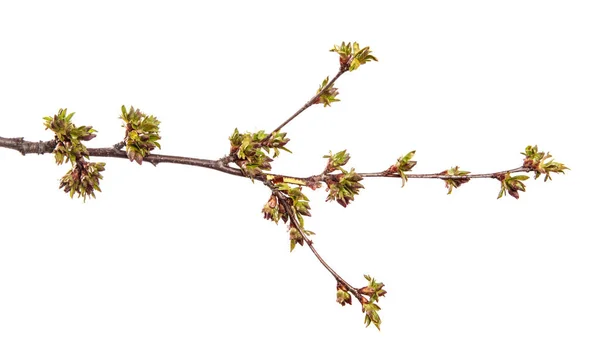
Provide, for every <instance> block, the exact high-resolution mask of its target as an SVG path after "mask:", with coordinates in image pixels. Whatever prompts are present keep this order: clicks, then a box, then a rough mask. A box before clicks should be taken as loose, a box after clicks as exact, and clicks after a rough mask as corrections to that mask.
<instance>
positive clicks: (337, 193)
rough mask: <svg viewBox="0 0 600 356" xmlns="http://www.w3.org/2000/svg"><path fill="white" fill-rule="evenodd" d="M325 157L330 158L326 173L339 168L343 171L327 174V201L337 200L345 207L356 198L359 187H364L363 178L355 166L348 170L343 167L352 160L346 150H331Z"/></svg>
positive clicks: (325, 178)
mask: <svg viewBox="0 0 600 356" xmlns="http://www.w3.org/2000/svg"><path fill="white" fill-rule="evenodd" d="M323 158H328V161H327V166H326V167H325V171H324V173H326V174H327V173H331V172H335V171H338V170H339V171H340V172H341V173H339V174H327V175H325V177H324V181H325V184H327V189H326V191H327V192H329V194H328V196H327V199H326V200H325V201H332V200H335V201H337V202H338V203H339V204H340V205H341V206H343V207H344V208H345V207H346V206H348V204H350V201H352V200H354V196H355V195H358V191H359V189H362V188H364V186H363V185H362V184H360V183H359V182H360V181H361V180H362V179H363V178H362V177H361V176H360V175H359V174H358V173H356V172H355V171H354V168H352V169H350V171H346V170H345V169H344V168H343V167H342V166H344V165H345V164H346V163H348V161H349V160H350V154H348V153H347V152H346V150H343V151H340V152H337V153H335V154H333V153H331V151H330V152H329V155H325V156H323Z"/></svg>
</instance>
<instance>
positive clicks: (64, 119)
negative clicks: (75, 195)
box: [44, 109, 97, 164]
mask: <svg viewBox="0 0 600 356" xmlns="http://www.w3.org/2000/svg"><path fill="white" fill-rule="evenodd" d="M73 115H75V113H74V112H72V113H70V114H67V109H59V110H58V114H56V115H54V116H46V117H44V126H45V127H46V130H52V131H53V132H54V139H55V140H56V147H55V148H54V158H55V159H56V164H62V163H67V162H71V164H74V163H75V162H76V161H77V160H78V159H80V158H81V157H86V158H89V154H88V151H87V148H86V147H85V145H83V144H82V143H81V141H89V140H91V139H93V138H94V137H96V135H95V134H94V132H97V131H96V130H94V129H93V128H92V127H91V126H79V127H77V126H75V125H74V124H73V122H71V118H73Z"/></svg>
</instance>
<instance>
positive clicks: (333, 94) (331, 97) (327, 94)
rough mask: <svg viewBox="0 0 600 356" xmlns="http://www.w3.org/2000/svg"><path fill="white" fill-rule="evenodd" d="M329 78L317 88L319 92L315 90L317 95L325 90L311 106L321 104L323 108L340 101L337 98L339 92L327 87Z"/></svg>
mask: <svg viewBox="0 0 600 356" xmlns="http://www.w3.org/2000/svg"><path fill="white" fill-rule="evenodd" d="M328 84H329V77H327V78H325V79H324V80H323V82H322V83H321V86H319V90H317V94H318V93H320V92H321V91H323V89H325V88H327V89H325V90H324V91H323V93H322V94H321V95H319V97H318V98H317V99H315V101H314V103H313V104H323V106H324V107H325V106H331V103H333V102H336V101H340V99H338V98H337V96H338V94H339V92H338V89H337V88H334V87H333V86H329V87H328Z"/></svg>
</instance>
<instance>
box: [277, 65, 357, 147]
mask: <svg viewBox="0 0 600 356" xmlns="http://www.w3.org/2000/svg"><path fill="white" fill-rule="evenodd" d="M345 72H346V70H344V68H340V70H339V71H338V72H337V74H336V75H335V77H333V79H331V81H330V82H329V83H328V84H327V85H325V86H324V87H323V89H321V90H320V91H319V92H318V93H317V94H315V96H313V97H312V98H310V100H309V101H307V102H306V104H304V105H303V106H302V107H301V108H300V109H298V111H296V112H295V113H294V114H293V115H292V116H290V117H289V118H288V119H287V120H285V121H284V122H283V123H282V124H281V125H279V126H277V128H276V129H275V130H273V132H271V136H272V135H273V134H274V133H275V132H278V131H280V130H281V129H282V128H283V127H284V126H285V125H287V124H289V123H290V121H292V120H294V119H295V118H296V116H298V115H300V114H302V112H303V111H304V110H306V109H308V108H309V107H310V106H312V105H313V104H314V103H315V100H317V99H318V98H319V97H321V95H323V93H325V92H326V91H327V90H328V89H329V88H331V87H332V86H333V83H335V81H336V80H338V78H339V77H340V76H341V75H342V74H344V73H345Z"/></svg>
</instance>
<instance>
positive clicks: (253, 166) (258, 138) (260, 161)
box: [229, 128, 291, 178]
mask: <svg viewBox="0 0 600 356" xmlns="http://www.w3.org/2000/svg"><path fill="white" fill-rule="evenodd" d="M286 135H287V134H286V133H285V132H279V131H276V132H274V133H273V134H267V133H266V132H265V131H264V130H260V131H258V132H255V133H250V132H246V133H243V134H241V133H240V132H239V131H238V129H237V128H236V129H235V130H234V131H233V134H231V136H229V142H230V151H229V152H230V155H232V156H234V157H235V158H236V159H235V163H236V164H237V165H238V166H239V167H240V168H241V170H242V172H244V174H245V175H247V176H249V177H251V178H253V177H256V176H257V175H260V174H263V171H270V170H271V162H272V161H273V159H272V158H271V157H269V154H271V149H273V158H275V157H277V156H279V153H280V150H284V151H286V152H289V153H291V151H290V150H288V149H287V148H286V147H285V145H286V144H287V143H288V142H289V141H290V139H289V138H286Z"/></svg>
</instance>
